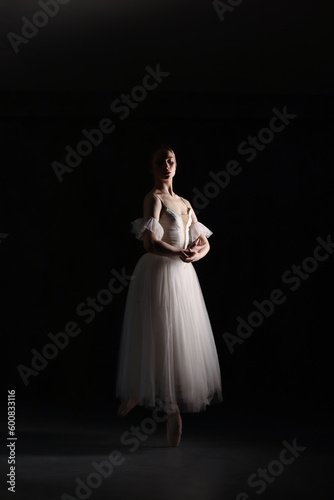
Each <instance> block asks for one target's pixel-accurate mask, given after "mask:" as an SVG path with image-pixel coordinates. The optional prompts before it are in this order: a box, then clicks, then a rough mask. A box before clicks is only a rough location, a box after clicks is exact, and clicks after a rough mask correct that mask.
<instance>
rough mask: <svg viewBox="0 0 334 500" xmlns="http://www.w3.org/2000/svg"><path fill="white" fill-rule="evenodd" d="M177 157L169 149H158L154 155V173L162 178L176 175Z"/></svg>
mask: <svg viewBox="0 0 334 500" xmlns="http://www.w3.org/2000/svg"><path fill="white" fill-rule="evenodd" d="M175 170H176V159H175V155H174V153H172V152H171V151H169V150H168V149H158V151H156V152H155V153H154V155H153V160H152V173H153V175H154V177H157V178H158V179H161V180H167V179H171V178H172V177H174V175H175Z"/></svg>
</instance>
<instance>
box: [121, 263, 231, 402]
mask: <svg viewBox="0 0 334 500" xmlns="http://www.w3.org/2000/svg"><path fill="white" fill-rule="evenodd" d="M133 276H134V278H133V279H132V281H131V282H130V285H129V290H128V297H127V302H126V307H125V313H124V320H123V328H122V335H121V340H120V349H119V360H118V371H117V383H116V396H117V397H120V398H121V400H124V399H125V398H127V397H128V396H134V397H138V398H139V405H140V406H145V407H150V408H152V407H154V406H156V404H157V399H158V400H159V404H160V406H161V405H162V407H164V406H163V405H165V407H166V408H173V407H174V406H175V404H176V405H177V406H178V408H179V409H180V411H181V412H199V411H202V410H205V409H206V406H207V405H209V404H213V403H219V402H220V401H222V391H221V374H220V366H219V361H218V356H217V351H216V346H215V341H214V337H213V333H212V329H211V325H210V320H209V317H208V313H207V310H206V306H205V302H204V299H203V295H202V291H201V288H200V284H199V281H198V277H197V274H196V272H195V269H194V267H193V265H192V264H191V263H184V262H183V261H181V259H179V258H178V257H177V258H174V257H172V258H171V257H164V256H160V255H154V254H152V253H146V254H144V255H143V256H142V257H141V259H140V260H139V261H138V263H137V265H136V267H135V270H134V272H133Z"/></svg>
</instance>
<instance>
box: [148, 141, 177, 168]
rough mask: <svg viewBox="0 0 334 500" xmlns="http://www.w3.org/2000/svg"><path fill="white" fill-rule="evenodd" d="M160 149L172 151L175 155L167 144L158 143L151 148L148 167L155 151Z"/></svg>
mask: <svg viewBox="0 0 334 500" xmlns="http://www.w3.org/2000/svg"><path fill="white" fill-rule="evenodd" d="M160 149H166V150H167V151H170V152H171V153H173V155H174V156H175V153H174V150H173V149H172V148H171V147H170V146H168V145H167V144H160V145H158V146H156V147H154V148H151V151H150V158H149V165H150V167H151V166H152V161H153V157H154V155H155V153H156V152H157V151H160Z"/></svg>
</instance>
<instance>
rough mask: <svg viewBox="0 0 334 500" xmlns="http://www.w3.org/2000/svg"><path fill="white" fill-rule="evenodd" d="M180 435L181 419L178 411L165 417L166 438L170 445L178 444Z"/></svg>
mask: <svg viewBox="0 0 334 500" xmlns="http://www.w3.org/2000/svg"><path fill="white" fill-rule="evenodd" d="M181 435H182V419H181V415H180V413H179V412H177V413H171V414H170V415H168V418H167V440H168V443H169V445H170V446H179V444H180V441H181Z"/></svg>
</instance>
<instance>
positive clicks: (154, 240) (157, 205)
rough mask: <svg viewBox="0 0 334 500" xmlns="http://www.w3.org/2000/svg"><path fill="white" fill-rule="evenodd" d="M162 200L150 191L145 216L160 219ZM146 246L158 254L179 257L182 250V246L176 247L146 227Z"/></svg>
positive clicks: (146, 201) (146, 200)
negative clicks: (160, 238)
mask: <svg viewBox="0 0 334 500" xmlns="http://www.w3.org/2000/svg"><path fill="white" fill-rule="evenodd" d="M161 207H162V205H161V201H160V200H159V198H157V197H156V196H154V195H153V194H152V193H149V194H148V195H147V196H145V199H144V217H154V218H155V219H157V220H159V218H160V212H161ZM143 243H144V248H145V250H146V251H147V252H151V253H154V254H156V255H165V256H167V257H170V256H173V255H174V256H176V257H179V256H180V253H181V252H182V248H178V247H174V246H173V245H170V244H169V243H166V242H165V241H161V240H159V239H158V237H157V236H156V235H155V234H154V233H152V231H150V230H149V229H145V231H144V234H143Z"/></svg>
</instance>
